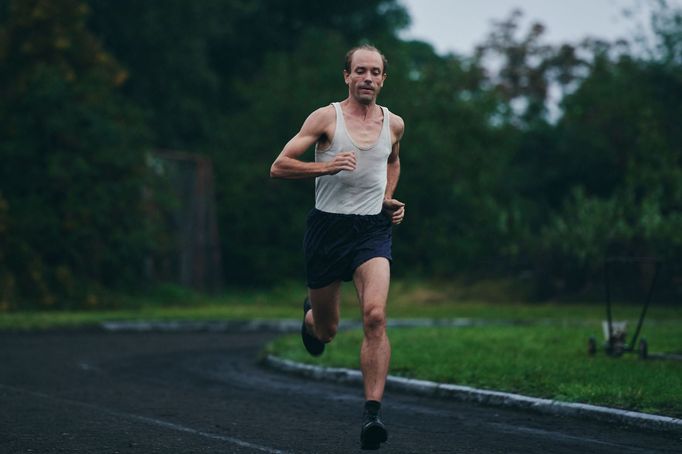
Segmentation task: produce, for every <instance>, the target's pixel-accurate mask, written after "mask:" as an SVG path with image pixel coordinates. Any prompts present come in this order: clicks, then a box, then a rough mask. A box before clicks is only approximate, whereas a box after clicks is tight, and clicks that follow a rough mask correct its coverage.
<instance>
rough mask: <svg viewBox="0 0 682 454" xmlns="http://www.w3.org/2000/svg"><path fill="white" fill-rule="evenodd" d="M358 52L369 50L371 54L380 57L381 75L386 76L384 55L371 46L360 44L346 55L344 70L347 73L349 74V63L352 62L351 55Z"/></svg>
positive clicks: (386, 64) (386, 61) (386, 62)
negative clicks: (374, 53)
mask: <svg viewBox="0 0 682 454" xmlns="http://www.w3.org/2000/svg"><path fill="white" fill-rule="evenodd" d="M358 50H369V51H372V52H376V53H377V54H379V55H381V63H382V64H383V65H384V69H383V73H384V74H386V68H388V59H387V58H386V56H385V55H384V54H382V53H381V51H380V50H379V49H377V48H376V47H374V46H372V45H371V44H362V45H360V46H355V47H354V48H352V49H351V50H349V51H348V52H347V53H346V65H345V67H344V69H345V70H346V72H347V73H350V69H351V68H350V65H351V61H352V60H353V55H354V54H355V52H356V51H358Z"/></svg>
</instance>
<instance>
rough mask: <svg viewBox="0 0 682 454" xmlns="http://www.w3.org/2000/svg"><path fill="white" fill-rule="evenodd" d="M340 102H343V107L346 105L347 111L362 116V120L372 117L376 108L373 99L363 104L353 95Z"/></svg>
mask: <svg viewBox="0 0 682 454" xmlns="http://www.w3.org/2000/svg"><path fill="white" fill-rule="evenodd" d="M341 104H344V107H346V109H347V111H348V112H349V113H351V114H353V115H357V116H359V117H362V119H363V120H368V119H370V118H372V116H374V115H375V114H376V112H377V110H378V109H377V103H376V101H375V100H372V101H371V102H369V103H368V104H364V103H361V102H359V101H357V100H356V99H354V98H353V97H348V98H347V99H346V100H345V101H343V102H342V103H341Z"/></svg>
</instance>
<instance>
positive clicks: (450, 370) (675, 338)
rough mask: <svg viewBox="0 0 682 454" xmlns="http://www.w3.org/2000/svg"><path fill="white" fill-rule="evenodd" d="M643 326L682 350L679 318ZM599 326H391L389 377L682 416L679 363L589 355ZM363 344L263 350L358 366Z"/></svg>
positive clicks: (289, 344) (653, 338) (340, 340)
mask: <svg viewBox="0 0 682 454" xmlns="http://www.w3.org/2000/svg"><path fill="white" fill-rule="evenodd" d="M647 326H648V329H647V330H646V334H647V338H648V340H649V342H650V346H651V348H652V349H655V350H663V351H679V350H680V348H681V347H682V333H681V332H680V329H679V327H680V323H679V322H678V321H675V322H670V321H657V322H652V323H650V324H649V325H647ZM596 328H598V326H591V324H590V323H587V324H557V325H548V324H541V325H522V326H504V325H489V326H479V327H466V328H402V329H389V337H390V339H391V345H392V350H393V355H392V358H391V371H390V373H391V374H393V375H398V376H404V377H412V378H421V379H426V380H433V381H437V382H445V383H456V384H460V385H468V386H474V387H477V388H483V389H493V390H500V391H507V392H513V393H520V394H525V395H530V396H536V397H543V398H550V399H558V400H562V401H569V402H584V403H592V404H597V405H606V406H611V407H617V408H624V409H630V410H638V411H644V412H652V413H657V414H666V415H670V416H674V417H682V363H681V362H679V361H663V360H647V361H642V360H640V359H638V358H637V356H636V355H635V354H627V355H624V356H623V357H621V358H611V357H607V356H606V355H605V354H603V353H602V352H599V353H598V354H597V355H596V356H593V357H590V356H589V355H587V339H588V337H589V336H590V335H592V334H594V332H595V331H596ZM361 341H362V333H361V331H359V330H354V331H349V332H343V333H341V334H339V335H338V336H337V339H335V340H334V342H332V343H331V344H329V345H328V346H327V350H326V351H325V354H324V355H323V356H322V357H321V358H319V359H312V358H311V357H310V356H308V355H307V354H306V353H305V351H304V350H303V349H302V347H301V345H300V339H299V337H298V336H297V335H289V336H286V337H283V338H280V339H278V340H276V341H275V342H273V343H272V344H271V345H269V346H268V347H267V350H268V352H270V353H274V354H276V355H278V356H282V357H286V358H289V359H293V360H296V361H301V362H306V363H315V364H320V365H326V366H335V367H348V368H358V352H359V349H360V343H361Z"/></svg>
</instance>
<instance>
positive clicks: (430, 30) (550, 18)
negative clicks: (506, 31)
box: [399, 0, 682, 54]
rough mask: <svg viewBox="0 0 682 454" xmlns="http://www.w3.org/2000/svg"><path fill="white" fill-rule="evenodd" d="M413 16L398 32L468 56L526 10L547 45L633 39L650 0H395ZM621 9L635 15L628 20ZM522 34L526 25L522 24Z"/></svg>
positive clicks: (644, 21)
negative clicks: (495, 28) (496, 27)
mask: <svg viewBox="0 0 682 454" xmlns="http://www.w3.org/2000/svg"><path fill="white" fill-rule="evenodd" d="M399 2H400V3H402V4H403V5H404V6H405V7H406V8H407V10H408V11H409V13H410V16H411V17H412V26H411V27H410V28H409V29H408V30H407V31H406V32H405V33H403V34H402V36H403V37H405V38H414V39H420V40H423V41H427V42H429V43H431V44H432V45H433V46H434V47H435V48H436V50H437V51H438V52H439V53H445V52H455V53H458V54H470V53H471V52H472V50H473V49H474V46H475V45H476V44H477V43H480V42H481V41H482V40H483V39H484V38H485V36H486V35H487V34H488V32H489V31H490V28H491V23H492V21H494V20H498V21H499V20H501V19H504V18H506V17H508V16H509V13H510V12H511V11H512V10H514V9H515V8H518V9H521V10H522V11H523V12H524V16H523V17H524V21H523V24H526V25H527V24H530V23H531V22H535V21H539V22H541V23H543V24H544V25H545V26H546V27H547V30H546V39H547V41H549V42H550V43H556V42H574V43H575V42H578V41H580V40H581V39H582V38H584V37H586V36H591V37H595V38H604V39H607V40H609V41H613V40H615V39H617V38H621V37H625V38H628V37H631V36H632V35H633V33H634V32H635V31H636V30H637V25H638V24H639V25H640V26H642V25H644V26H646V25H648V19H647V18H648V14H647V10H648V6H647V5H649V4H650V2H651V0H399ZM669 3H671V4H674V5H676V6H678V5H679V6H682V0H669ZM625 9H630V10H632V11H634V12H635V13H636V15H635V17H634V18H631V19H628V18H626V17H625V16H624V15H623V11H624V10H625ZM522 30H523V31H524V32H525V31H526V30H527V28H522Z"/></svg>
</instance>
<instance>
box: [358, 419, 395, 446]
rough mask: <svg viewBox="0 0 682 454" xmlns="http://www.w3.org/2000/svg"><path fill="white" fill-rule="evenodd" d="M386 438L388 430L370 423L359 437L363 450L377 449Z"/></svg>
mask: <svg viewBox="0 0 682 454" xmlns="http://www.w3.org/2000/svg"><path fill="white" fill-rule="evenodd" d="M386 440H388V432H387V431H386V429H385V428H384V427H383V426H379V425H372V426H370V427H368V428H366V429H365V430H364V431H363V432H362V435H361V437H360V441H361V448H362V449H365V450H375V449H379V447H380V445H381V443H385V442H386Z"/></svg>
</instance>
